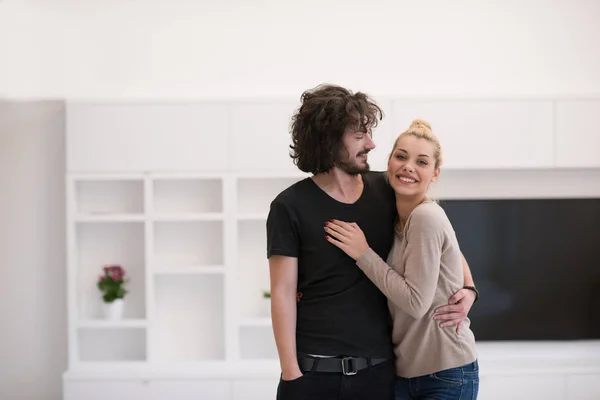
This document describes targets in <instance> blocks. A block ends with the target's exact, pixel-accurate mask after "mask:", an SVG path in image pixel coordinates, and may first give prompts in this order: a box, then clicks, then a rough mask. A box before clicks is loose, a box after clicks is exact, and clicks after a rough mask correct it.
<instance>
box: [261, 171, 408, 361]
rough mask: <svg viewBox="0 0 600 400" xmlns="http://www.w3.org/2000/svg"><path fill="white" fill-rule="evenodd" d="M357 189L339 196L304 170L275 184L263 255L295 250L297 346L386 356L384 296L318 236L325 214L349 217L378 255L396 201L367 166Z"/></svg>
mask: <svg viewBox="0 0 600 400" xmlns="http://www.w3.org/2000/svg"><path fill="white" fill-rule="evenodd" d="M362 177H363V183H364V185H363V192H362V194H361V197H360V198H359V199H358V200H357V201H356V202H354V203H352V204H346V203H342V202H339V201H337V200H335V199H334V198H332V197H331V196H329V195H328V194H327V193H325V192H324V191H323V190H322V189H321V188H319V187H318V186H317V184H316V183H315V182H314V181H313V180H312V179H311V178H305V179H303V180H301V181H299V182H297V183H295V184H293V185H291V186H290V187H288V188H287V189H285V190H284V191H283V192H281V193H280V194H279V195H278V196H277V197H276V198H275V199H274V200H273V202H272V203H271V207H270V211H269V216H268V218H267V257H270V256H272V255H283V256H289V257H296V258H298V292H299V293H301V297H300V300H299V302H298V303H297V323H296V345H297V351H298V352H300V353H306V354H317V355H347V356H357V357H393V350H392V343H391V321H390V313H389V311H388V306H387V299H386V297H385V296H384V295H383V294H382V293H381V292H380V291H379V289H377V287H376V286H375V285H374V284H373V283H372V282H371V281H370V280H369V279H368V278H367V277H366V276H365V275H364V273H363V272H362V271H361V270H360V269H359V268H358V267H357V266H356V263H355V261H354V260H353V259H352V258H351V257H349V256H348V255H346V254H345V253H344V252H343V251H342V250H340V249H338V248H337V247H336V246H334V245H333V244H331V243H329V242H327V240H326V239H325V231H324V226H325V222H326V221H328V220H331V219H338V220H341V221H345V222H356V223H357V224H358V226H359V227H360V228H361V230H362V231H363V232H364V234H365V236H366V238H367V242H368V243H369V246H370V247H371V248H372V249H373V250H374V251H375V252H376V253H377V254H379V256H380V257H382V258H383V259H384V260H385V259H386V258H387V256H388V253H389V251H390V249H391V246H392V242H393V232H394V230H393V229H394V228H393V224H394V218H395V216H396V205H395V199H394V192H393V189H392V188H391V187H390V186H389V185H388V184H387V182H386V181H385V178H384V173H381V172H367V173H364V174H363V175H362Z"/></svg>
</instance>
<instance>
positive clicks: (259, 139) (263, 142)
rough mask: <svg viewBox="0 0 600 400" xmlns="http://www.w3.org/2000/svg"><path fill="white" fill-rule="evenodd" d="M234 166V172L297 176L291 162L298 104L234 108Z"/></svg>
mask: <svg viewBox="0 0 600 400" xmlns="http://www.w3.org/2000/svg"><path fill="white" fill-rule="evenodd" d="M231 107H232V108H231V130H232V142H233V143H232V147H231V166H232V168H233V170H234V171H237V172H247V171H268V172H297V173H300V170H299V169H298V168H297V167H296V166H295V165H294V163H293V160H292V159H291V158H290V155H289V153H290V147H289V146H290V145H291V144H292V137H291V134H290V123H291V118H292V115H293V114H294V112H295V110H296V108H297V107H298V104H295V103H293V102H277V103H245V104H233V105H232V106H231Z"/></svg>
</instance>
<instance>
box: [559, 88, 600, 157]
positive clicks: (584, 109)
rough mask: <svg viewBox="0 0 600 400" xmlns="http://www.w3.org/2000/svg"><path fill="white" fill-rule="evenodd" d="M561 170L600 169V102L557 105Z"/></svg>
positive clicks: (566, 102)
mask: <svg viewBox="0 0 600 400" xmlns="http://www.w3.org/2000/svg"><path fill="white" fill-rule="evenodd" d="M556 127H557V129H556V131H557V139H556V164H557V166H558V167H566V168H569V167H573V168H594V167H596V168H597V167H600V100H595V101H593V100H578V101H559V102H557V104H556Z"/></svg>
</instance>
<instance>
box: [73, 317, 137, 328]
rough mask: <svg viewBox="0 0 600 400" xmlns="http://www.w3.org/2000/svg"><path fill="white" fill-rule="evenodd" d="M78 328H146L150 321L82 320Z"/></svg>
mask: <svg viewBox="0 0 600 400" xmlns="http://www.w3.org/2000/svg"><path fill="white" fill-rule="evenodd" d="M77 326H78V327H79V328H88V329H119V328H146V327H147V326H148V321H146V320H145V319H121V320H116V321H112V320H103V319H88V320H80V321H79V322H78V324H77Z"/></svg>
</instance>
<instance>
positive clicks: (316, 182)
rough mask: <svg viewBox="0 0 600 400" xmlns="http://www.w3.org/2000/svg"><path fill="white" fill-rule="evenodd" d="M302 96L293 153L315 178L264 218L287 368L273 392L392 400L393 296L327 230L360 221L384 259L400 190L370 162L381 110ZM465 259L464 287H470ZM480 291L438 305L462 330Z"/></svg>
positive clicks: (333, 92)
mask: <svg viewBox="0 0 600 400" xmlns="http://www.w3.org/2000/svg"><path fill="white" fill-rule="evenodd" d="M301 100H302V104H301V106H300V108H299V109H298V110H297V112H296V113H295V115H294V117H293V118H292V142H293V144H292V146H290V147H291V149H292V153H291V157H292V158H293V159H294V162H295V163H296V165H297V166H298V168H299V169H300V170H302V171H304V172H308V173H311V174H313V175H312V176H311V177H310V178H306V179H303V180H301V181H299V182H297V183H295V184H293V185H291V186H290V187H288V188H287V189H285V190H284V191H282V192H281V193H280V194H279V195H278V196H277V197H276V198H275V199H274V200H273V202H272V203H271V208H270V211H269V216H268V219H267V257H268V259H269V269H270V277H271V302H272V303H271V304H272V321H273V332H274V336H275V342H276V345H277V350H278V353H279V359H280V364H281V371H282V374H281V379H280V382H279V386H278V390H277V398H278V399H280V400H289V399H315V400H319V399H340V398H343V399H370V400H378V399H385V400H390V399H392V398H393V382H394V377H395V371H394V363H393V357H394V355H393V348H392V343H391V330H390V329H391V323H390V313H389V311H388V306H387V299H386V298H385V296H384V295H383V294H382V293H381V292H380V291H379V290H378V289H377V288H376V287H375V285H374V284H373V283H372V282H371V281H370V280H369V279H368V278H367V277H366V276H365V275H364V274H363V273H362V272H361V271H360V269H359V268H358V267H357V266H356V265H355V263H354V260H352V258H350V257H348V256H347V255H345V254H344V253H343V252H342V251H340V250H339V249H338V248H337V247H335V246H332V245H331V244H330V243H328V241H327V240H326V239H325V231H324V225H325V223H326V222H327V221H328V220H331V219H339V220H342V221H352V222H356V223H357V224H358V225H359V226H360V227H361V229H362V230H363V232H364V233H365V236H366V238H367V241H368V243H369V245H370V246H371V248H372V249H373V250H374V251H375V252H376V253H377V254H378V255H379V256H380V257H382V258H383V259H386V258H387V255H388V253H389V251H390V248H391V244H392V241H393V232H394V229H393V224H394V218H395V217H396V206H395V197H394V192H393V190H392V189H391V187H390V186H389V185H388V184H387V182H386V181H385V174H384V173H381V172H371V171H369V164H368V153H369V151H371V150H372V149H374V148H375V144H374V143H373V139H372V137H371V132H372V129H373V128H374V127H376V126H377V121H378V120H380V119H381V118H382V112H381V109H380V108H379V107H378V106H377V105H376V104H375V103H374V102H373V101H372V100H371V99H370V98H369V97H368V96H367V95H365V94H363V93H360V92H357V93H355V94H353V93H352V92H350V91H349V90H347V89H344V88H342V87H339V86H334V85H322V86H318V87H316V88H314V89H313V90H309V91H306V92H305V93H303V94H302V98H301ZM464 264H465V265H464V268H465V284H466V285H468V286H473V282H472V278H471V275H470V271H469V268H468V265H467V264H466V261H464ZM475 296H476V293H475V292H474V290H468V289H463V290H461V291H459V292H458V293H457V294H455V295H454V296H453V297H452V298H451V299H449V304H450V305H448V306H445V307H443V308H442V309H441V310H440V311H442V314H440V317H441V318H442V319H445V320H446V321H445V322H444V323H443V324H445V325H457V326H458V327H460V322H461V321H462V320H463V319H464V318H465V317H466V314H467V313H468V311H469V310H470V308H471V306H472V304H473V302H474V300H475ZM457 302H458V304H454V303H457ZM444 312H446V313H448V312H449V314H447V315H444V314H443V313H444ZM437 318H439V317H436V319H437Z"/></svg>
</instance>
